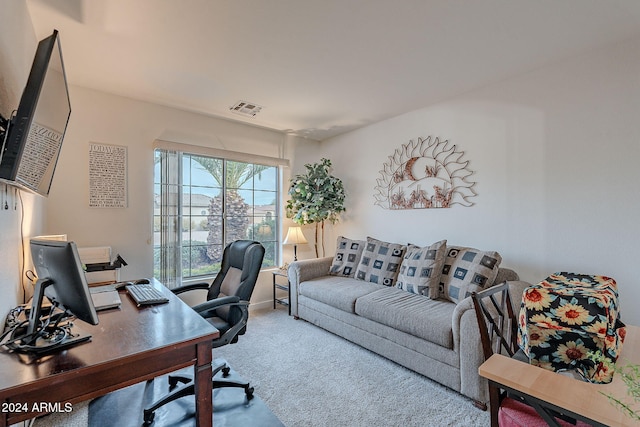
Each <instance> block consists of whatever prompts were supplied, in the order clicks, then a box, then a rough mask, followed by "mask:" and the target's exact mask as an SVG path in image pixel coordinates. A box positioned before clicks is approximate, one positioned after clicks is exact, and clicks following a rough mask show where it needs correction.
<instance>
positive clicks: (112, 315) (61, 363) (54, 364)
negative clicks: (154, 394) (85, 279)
mask: <svg viewBox="0 0 640 427" xmlns="http://www.w3.org/2000/svg"><path fill="white" fill-rule="evenodd" d="M156 285H157V286H160V287H161V288H164V287H162V286H161V285H160V284H159V283H157V282H156ZM164 291H165V293H166V294H167V296H168V298H169V303H167V304H161V305H155V306H147V307H141V308H138V307H136V306H135V304H134V303H133V301H132V300H131V298H130V297H129V296H128V295H126V294H125V293H124V291H121V295H120V299H121V300H122V307H121V308H119V309H112V310H106V311H101V312H99V313H98V316H99V324H98V325H95V326H93V325H88V324H86V323H84V322H81V321H76V322H75V327H76V328H79V329H82V330H83V331H85V332H87V333H89V334H91V335H92V339H91V341H90V342H87V343H82V344H79V345H77V346H75V347H71V348H69V349H67V350H63V351H61V352H59V353H54V354H52V355H47V356H42V357H41V358H40V359H34V358H32V357H29V356H26V355H21V354H17V353H9V352H7V351H6V350H1V351H0V402H16V403H26V402H29V404H30V405H31V402H36V403H37V402H71V403H77V402H80V401H83V400H87V399H91V398H94V397H97V396H101V395H103V394H106V393H108V392H110V391H113V390H116V389H118V388H122V387H125V386H128V385H131V384H135V383H137V382H140V381H144V380H147V379H151V378H154V377H156V376H159V375H162V374H165V373H168V372H171V371H173V370H176V369H180V368H184V367H186V366H190V365H194V364H196V360H197V359H199V358H200V359H201V358H202V357H207V356H206V355H203V354H202V353H204V351H203V350H202V348H206V346H207V345H208V346H209V353H210V352H211V351H210V348H211V346H210V345H211V341H212V340H213V339H214V338H217V337H218V336H219V332H218V330H217V329H215V328H214V327H213V326H211V324H209V322H207V321H206V320H205V319H203V318H202V317H201V316H199V315H197V313H195V312H194V311H193V310H192V309H191V308H190V307H189V306H187V305H186V304H185V303H184V302H182V301H181V300H180V299H179V298H177V297H176V296H175V295H173V294H172V293H171V292H170V291H168V290H167V289H166V288H164ZM200 344H202V345H203V346H204V347H202V348H201V349H198V346H199V345H200ZM209 361H210V356H209ZM209 380H210V379H209ZM86 383H89V384H86ZM47 388H48V389H47ZM47 393H49V394H48V395H47ZM2 416H3V418H4V417H5V416H6V417H7V418H6V421H7V422H8V423H12V422H16V420H19V419H26V418H29V416H26V415H21V414H9V415H7V414H6V413H3V414H2ZM31 416H33V414H31ZM12 417H13V418H12ZM1 424H2V422H0V425H1Z"/></svg>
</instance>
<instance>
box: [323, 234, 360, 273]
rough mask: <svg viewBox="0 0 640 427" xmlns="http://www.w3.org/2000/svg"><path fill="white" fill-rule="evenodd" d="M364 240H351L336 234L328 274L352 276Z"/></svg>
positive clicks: (358, 260)
mask: <svg viewBox="0 0 640 427" xmlns="http://www.w3.org/2000/svg"><path fill="white" fill-rule="evenodd" d="M364 246H365V241H364V240H351V239H347V238H346V237H342V236H338V246H337V247H336V254H335V255H334V256H333V262H332V263H331V268H330V269H329V274H331V275H334V276H343V277H353V276H354V275H355V274H356V267H357V266H358V263H359V262H360V257H361V256H362V251H363V250H364Z"/></svg>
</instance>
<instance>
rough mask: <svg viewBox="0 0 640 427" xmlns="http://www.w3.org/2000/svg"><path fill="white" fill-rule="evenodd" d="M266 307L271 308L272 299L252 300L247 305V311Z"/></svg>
mask: <svg viewBox="0 0 640 427" xmlns="http://www.w3.org/2000/svg"><path fill="white" fill-rule="evenodd" d="M267 308H271V309H273V300H267V301H262V302H252V303H251V304H250V305H249V311H253V310H265V309H267Z"/></svg>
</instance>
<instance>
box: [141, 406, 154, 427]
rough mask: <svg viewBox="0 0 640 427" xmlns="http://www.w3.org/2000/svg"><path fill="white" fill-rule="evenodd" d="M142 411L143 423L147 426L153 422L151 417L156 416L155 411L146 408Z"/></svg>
mask: <svg viewBox="0 0 640 427" xmlns="http://www.w3.org/2000/svg"><path fill="white" fill-rule="evenodd" d="M143 412H144V425H145V426H148V425H150V424H151V423H153V419H154V418H155V417H156V413H155V411H147V410H146V409H145V410H144V411H143Z"/></svg>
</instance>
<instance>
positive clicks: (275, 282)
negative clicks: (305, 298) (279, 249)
mask: <svg viewBox="0 0 640 427" xmlns="http://www.w3.org/2000/svg"><path fill="white" fill-rule="evenodd" d="M272 273H273V309H274V310H275V308H276V303H277V304H282V305H286V306H288V307H289V316H291V306H290V305H289V299H290V298H291V288H290V287H289V277H288V276H287V272H286V271H283V270H276V271H273V272H272ZM279 277H283V278H284V280H286V282H287V284H286V285H284V284H282V283H278V280H282V279H278V278H279ZM278 289H281V290H283V291H287V297H286V298H278V296H277V295H276V291H277V290H278Z"/></svg>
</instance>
